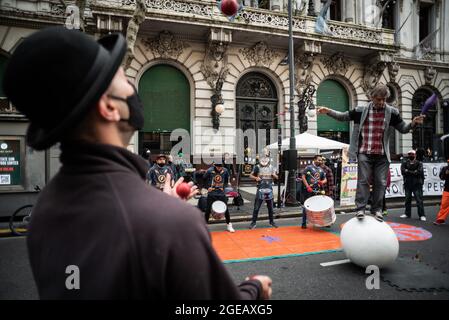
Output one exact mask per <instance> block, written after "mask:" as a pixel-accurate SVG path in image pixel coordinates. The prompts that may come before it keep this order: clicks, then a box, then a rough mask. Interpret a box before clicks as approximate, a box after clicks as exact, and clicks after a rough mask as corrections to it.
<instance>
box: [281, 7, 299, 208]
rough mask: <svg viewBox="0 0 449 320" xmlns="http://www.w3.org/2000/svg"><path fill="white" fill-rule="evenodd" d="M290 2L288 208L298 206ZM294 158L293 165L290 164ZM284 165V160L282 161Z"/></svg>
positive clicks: (291, 9)
mask: <svg viewBox="0 0 449 320" xmlns="http://www.w3.org/2000/svg"><path fill="white" fill-rule="evenodd" d="M292 11H293V8H292V0H288V66H289V82H290V149H289V152H288V154H290V155H292V154H293V153H294V157H293V156H291V157H289V158H290V159H289V168H288V182H287V189H286V200H285V204H286V205H289V206H297V205H299V203H298V201H297V200H296V166H297V163H296V158H297V151H296V138H295V107H294V100H295V59H294V46H293V22H292ZM293 158H294V163H291V162H292V160H293ZM283 161H284V163H285V159H283Z"/></svg>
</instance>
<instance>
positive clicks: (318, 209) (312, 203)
mask: <svg viewBox="0 0 449 320" xmlns="http://www.w3.org/2000/svg"><path fill="white" fill-rule="evenodd" d="M304 207H305V209H306V214H307V222H308V223H309V224H311V225H313V226H315V227H327V226H330V225H332V224H334V222H335V220H336V219H337V216H336V215H335V209H334V200H332V198H330V197H328V196H313V197H310V198H309V199H307V200H306V201H305V202H304Z"/></svg>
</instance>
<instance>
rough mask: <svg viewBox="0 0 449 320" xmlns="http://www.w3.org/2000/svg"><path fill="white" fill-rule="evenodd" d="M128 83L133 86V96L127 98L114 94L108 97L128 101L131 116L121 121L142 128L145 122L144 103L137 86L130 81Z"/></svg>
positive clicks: (138, 128)
mask: <svg viewBox="0 0 449 320" xmlns="http://www.w3.org/2000/svg"><path fill="white" fill-rule="evenodd" d="M128 83H129V84H130V85H131V86H132V87H133V89H134V94H133V95H132V96H129V97H127V98H126V99H125V98H121V97H117V96H114V95H108V97H110V98H112V99H115V100H120V101H123V102H126V104H127V105H128V109H129V118H128V119H121V120H120V121H128V123H129V125H130V126H131V127H133V128H134V129H136V130H141V129H142V128H143V126H144V124H145V121H144V116H143V104H142V101H141V100H140V98H139V95H138V94H137V90H136V87H134V85H133V84H132V83H131V82H129V81H128Z"/></svg>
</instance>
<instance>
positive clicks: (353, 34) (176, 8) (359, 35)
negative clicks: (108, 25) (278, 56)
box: [96, 0, 383, 44]
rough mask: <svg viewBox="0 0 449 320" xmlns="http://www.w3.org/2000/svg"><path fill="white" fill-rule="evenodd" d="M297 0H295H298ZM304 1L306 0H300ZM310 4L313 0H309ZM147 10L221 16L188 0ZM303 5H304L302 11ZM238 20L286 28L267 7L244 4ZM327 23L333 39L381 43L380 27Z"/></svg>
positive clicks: (127, 4)
mask: <svg viewBox="0 0 449 320" xmlns="http://www.w3.org/2000/svg"><path fill="white" fill-rule="evenodd" d="M135 2H136V0H121V1H119V2H116V1H111V0H96V4H97V5H101V6H102V7H106V8H107V7H109V8H117V7H118V8H127V9H131V8H133V6H134V4H135ZM298 2H300V1H296V3H298ZM301 2H302V3H303V4H306V3H307V2H308V1H301ZM311 3H313V0H312V1H311ZM146 6H147V9H148V10H151V11H152V12H156V13H157V14H159V13H161V14H170V15H174V16H176V15H177V16H178V17H182V18H184V17H185V15H195V18H200V19H208V20H210V21H216V20H217V19H223V15H221V14H220V13H219V12H218V10H217V7H216V4H215V3H214V1H207V2H206V1H204V2H202V1H194V2H193V1H187V0H146ZM305 9H306V8H305V7H304V10H305ZM239 18H240V19H237V20H235V21H234V23H236V24H243V23H246V24H248V25H251V26H264V27H271V28H277V29H282V30H285V29H286V28H288V17H287V15H286V14H285V13H284V12H274V11H268V10H266V11H265V10H264V11H261V10H258V9H253V8H250V7H245V10H244V11H242V12H241V14H240V15H239ZM292 23H293V30H294V31H299V32H303V33H306V32H307V29H306V20H305V18H304V17H301V16H296V17H294V18H293V19H292ZM328 26H329V29H330V31H331V32H333V34H334V36H333V38H337V39H343V40H348V39H349V40H355V41H362V42H370V43H376V44H382V41H383V40H382V39H383V38H382V30H376V29H372V28H369V27H366V26H363V25H354V24H343V23H339V22H333V21H328Z"/></svg>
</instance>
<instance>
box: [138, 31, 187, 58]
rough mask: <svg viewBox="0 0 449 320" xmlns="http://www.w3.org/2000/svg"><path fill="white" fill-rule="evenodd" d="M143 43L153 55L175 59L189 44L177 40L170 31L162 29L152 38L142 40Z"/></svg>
mask: <svg viewBox="0 0 449 320" xmlns="http://www.w3.org/2000/svg"><path fill="white" fill-rule="evenodd" d="M144 45H145V47H146V48H147V49H148V50H151V51H152V52H153V53H154V54H155V55H156V54H157V55H159V56H161V57H162V58H173V59H177V58H178V57H179V56H180V55H181V54H182V52H183V51H184V49H185V48H187V47H188V46H189V45H188V44H186V43H184V42H183V41H179V40H177V39H176V38H175V37H174V36H173V34H172V33H171V32H168V31H162V32H161V33H160V34H159V36H158V37H157V38H155V39H152V40H149V39H147V40H144Z"/></svg>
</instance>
